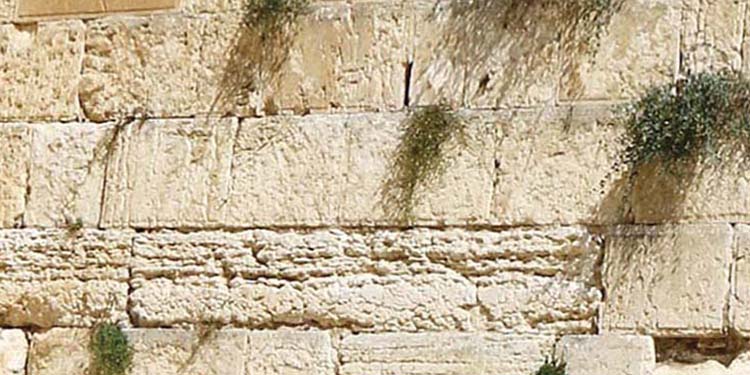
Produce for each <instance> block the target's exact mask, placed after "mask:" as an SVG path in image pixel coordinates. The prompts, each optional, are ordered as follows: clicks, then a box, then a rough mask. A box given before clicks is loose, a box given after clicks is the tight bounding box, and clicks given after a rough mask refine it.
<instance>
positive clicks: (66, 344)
mask: <svg viewBox="0 0 750 375" xmlns="http://www.w3.org/2000/svg"><path fill="white" fill-rule="evenodd" d="M90 335H91V333H90V331H89V330H85V329H64V328H53V329H51V330H49V331H47V332H43V333H35V334H33V335H31V350H30V351H29V363H28V368H27V370H28V375H57V374H69V375H85V374H86V370H87V369H88V367H89V363H90V360H91V358H90V357H91V354H90V352H89V341H90Z"/></svg>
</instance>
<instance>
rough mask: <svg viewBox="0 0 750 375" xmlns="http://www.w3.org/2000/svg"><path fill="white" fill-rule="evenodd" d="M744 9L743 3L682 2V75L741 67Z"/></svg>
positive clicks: (718, 1)
mask: <svg viewBox="0 0 750 375" xmlns="http://www.w3.org/2000/svg"><path fill="white" fill-rule="evenodd" d="M746 9H747V3H746V2H743V1H722V0H709V1H701V0H688V1H685V2H683V10H682V12H683V13H682V14H683V17H682V36H681V44H682V45H681V50H680V54H681V60H682V62H683V66H681V67H680V68H681V69H682V70H683V73H687V72H693V73H696V72H700V71H706V70H713V71H716V70H720V69H727V68H728V69H733V70H739V69H740V68H741V64H742V43H743V37H744V35H743V33H744V25H745V18H746V17H747V14H746Z"/></svg>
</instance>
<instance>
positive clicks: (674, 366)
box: [654, 361, 746, 375]
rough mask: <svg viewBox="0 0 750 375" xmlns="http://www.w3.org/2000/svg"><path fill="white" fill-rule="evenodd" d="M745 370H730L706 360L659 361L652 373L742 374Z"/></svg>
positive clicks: (666, 374) (678, 374) (688, 374)
mask: <svg viewBox="0 0 750 375" xmlns="http://www.w3.org/2000/svg"><path fill="white" fill-rule="evenodd" d="M742 374H746V372H731V371H730V370H729V369H727V368H726V367H724V365H722V364H721V363H719V362H716V361H708V362H703V363H698V364H684V363H670V362H668V363H660V364H659V365H658V366H656V371H655V372H654V375H742Z"/></svg>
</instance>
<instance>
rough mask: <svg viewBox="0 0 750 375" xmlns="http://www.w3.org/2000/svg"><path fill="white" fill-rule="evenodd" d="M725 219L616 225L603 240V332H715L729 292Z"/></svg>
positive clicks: (728, 235)
mask: <svg viewBox="0 0 750 375" xmlns="http://www.w3.org/2000/svg"><path fill="white" fill-rule="evenodd" d="M732 236H733V229H732V227H731V226H730V225H728V224H691V225H662V226H656V227H646V226H621V227H616V228H615V229H614V230H613V231H612V232H611V233H610V234H609V235H608V239H607V245H606V250H605V258H604V271H603V282H604V290H605V291H606V293H607V299H606V300H605V304H604V319H603V322H602V326H601V328H602V329H603V330H604V331H605V332H613V331H614V332H628V333H630V332H639V333H640V332H643V333H647V334H650V335H652V336H657V337H658V336H661V337H669V336H676V337H700V336H716V335H721V334H722V332H723V329H724V324H725V323H726V322H725V321H724V309H725V306H726V298H727V294H728V293H729V287H730V285H729V273H730V264H731V261H732Z"/></svg>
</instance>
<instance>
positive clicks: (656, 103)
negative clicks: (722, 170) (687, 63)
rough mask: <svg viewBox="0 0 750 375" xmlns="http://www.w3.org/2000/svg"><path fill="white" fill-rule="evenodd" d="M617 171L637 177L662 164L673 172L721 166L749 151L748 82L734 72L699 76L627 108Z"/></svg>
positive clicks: (659, 88)
mask: <svg viewBox="0 0 750 375" xmlns="http://www.w3.org/2000/svg"><path fill="white" fill-rule="evenodd" d="M619 120H620V121H621V122H622V123H624V126H625V135H624V137H623V142H624V144H625V149H624V152H623V154H622V157H621V158H620V160H619V161H618V167H620V166H627V167H628V168H629V170H630V172H631V174H633V173H637V170H638V168H639V167H641V166H643V165H646V164H649V163H658V164H659V165H660V166H661V167H662V168H663V169H664V170H667V171H670V172H673V173H674V172H675V171H682V170H684V168H683V167H690V166H691V165H694V164H695V162H697V161H699V160H706V161H721V160H722V155H723V154H722V153H723V152H725V151H728V150H734V151H737V150H739V151H742V152H744V153H746V152H747V150H748V146H750V81H749V80H748V79H746V78H744V77H742V76H741V75H740V74H738V73H735V72H729V71H723V72H719V73H699V74H695V75H690V76H688V77H686V78H684V79H681V80H678V81H676V82H674V83H670V84H666V85H662V86H657V87H654V88H652V89H650V90H649V91H648V92H646V94H645V95H644V96H643V97H641V98H640V99H639V100H637V101H635V102H634V103H632V104H630V105H629V106H627V107H626V108H625V110H624V112H623V114H622V116H621V117H620V118H619Z"/></svg>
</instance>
